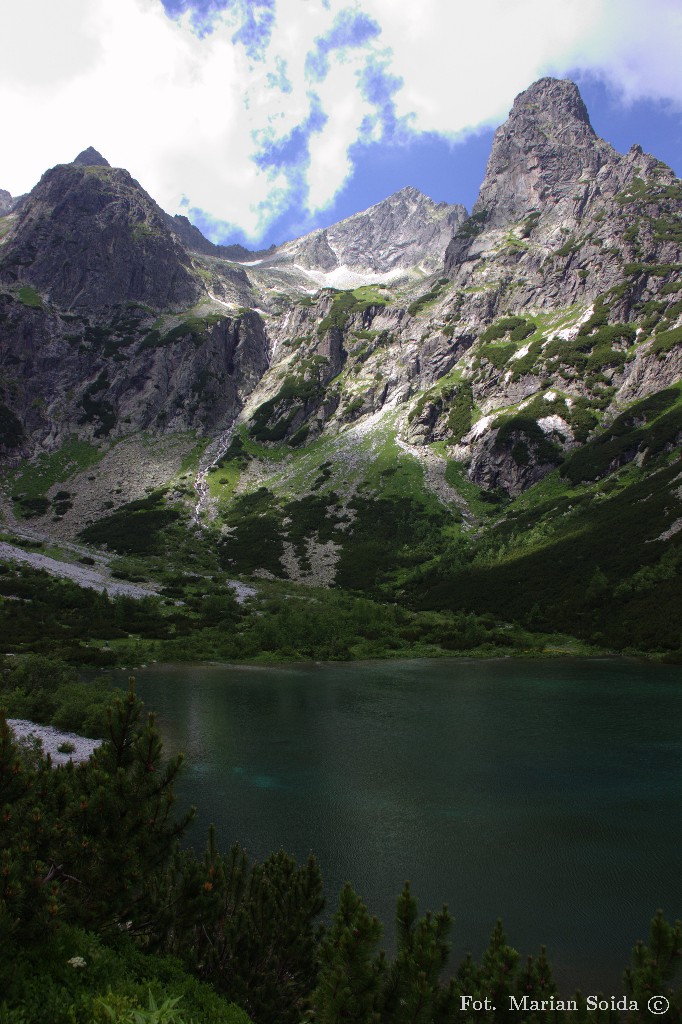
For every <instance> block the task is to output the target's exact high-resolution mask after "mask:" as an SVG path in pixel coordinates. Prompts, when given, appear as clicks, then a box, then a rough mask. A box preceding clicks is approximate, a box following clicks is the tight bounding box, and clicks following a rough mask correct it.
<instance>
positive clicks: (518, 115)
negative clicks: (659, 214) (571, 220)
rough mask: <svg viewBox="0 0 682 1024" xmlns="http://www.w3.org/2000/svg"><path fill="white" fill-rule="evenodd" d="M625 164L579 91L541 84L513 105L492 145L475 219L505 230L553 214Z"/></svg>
mask: <svg viewBox="0 0 682 1024" xmlns="http://www.w3.org/2000/svg"><path fill="white" fill-rule="evenodd" d="M620 159H621V158H620V157H619V155H618V154H617V153H616V151H615V150H614V149H613V147H612V146H610V145H609V144H608V143H607V142H604V140H603V139H600V138H599V137H598V136H597V135H596V134H595V132H594V129H593V128H592V125H591V124H590V119H589V115H588V113H587V108H586V107H585V104H584V102H583V99H582V97H581V95H580V92H579V90H578V87H577V86H576V85H575V84H574V83H573V82H569V81H560V80H558V79H555V78H542V79H540V81H538V82H535V83H534V84H533V85H531V86H530V88H528V89H526V91H525V92H522V93H521V94H520V95H519V96H517V97H516V99H515V100H514V105H513V107H512V109H511V112H510V114H509V117H508V118H507V120H506V121H505V122H504V124H503V125H501V126H500V127H499V128H498V129H497V131H496V133H495V139H494V142H493V148H492V152H491V154H490V159H489V161H488V167H487V170H486V175H485V180H484V182H483V185H482V186H481V191H480V193H479V197H478V200H477V202H476V205H475V206H474V214H483V212H484V211H485V213H486V223H487V224H489V225H490V226H498V227H501V226H503V225H504V224H508V223H510V222H513V221H515V220H519V219H520V218H522V217H524V216H526V215H527V214H529V213H531V212H533V211H537V210H544V211H545V212H548V213H550V214H551V212H552V208H553V207H554V206H556V205H557V204H558V203H560V202H561V200H562V199H565V198H568V197H570V196H572V195H573V194H574V193H575V192H576V186H577V184H578V182H580V181H584V180H585V179H593V178H594V177H595V176H596V175H597V173H598V172H599V170H600V169H601V168H602V167H603V166H604V165H605V164H609V163H614V164H615V163H617V162H618V161H619V160H620Z"/></svg>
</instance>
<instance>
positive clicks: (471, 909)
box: [138, 660, 682, 994]
mask: <svg viewBox="0 0 682 1024" xmlns="http://www.w3.org/2000/svg"><path fill="white" fill-rule="evenodd" d="M138 690H139V693H140V695H141V696H142V697H143V699H144V700H145V702H146V703H147V706H148V707H150V708H154V709H156V710H158V712H159V724H160V727H161V730H162V734H163V736H164V740H165V742H166V745H167V748H168V750H169V751H172V752H175V751H178V750H183V751H184V752H185V753H186V755H187V766H186V770H185V773H184V778H183V780H182V782H181V783H180V785H179V787H178V792H179V797H180V802H181V805H182V806H185V805H186V804H187V803H194V804H196V806H197V807H198V810H199V818H198V822H197V824H196V825H195V826H194V828H193V832H192V839H193V841H194V842H195V845H197V846H198V847H201V846H203V843H204V841H205V835H206V828H207V825H208V823H209V822H211V821H213V822H215V824H216V826H217V831H218V836H219V839H220V841H221V844H222V845H223V846H225V847H227V846H229V845H231V844H232V843H233V842H234V841H235V840H239V841H240V842H241V843H242V844H243V845H245V846H246V847H247V849H248V850H249V852H250V853H251V854H252V855H253V856H255V857H264V856H266V855H267V854H268V853H269V852H270V851H272V850H274V849H278V848H279V847H284V848H285V849H286V850H288V851H290V852H291V853H293V854H295V855H296V856H297V857H298V858H301V859H302V858H305V857H306V856H307V854H308V853H309V852H310V851H311V850H312V851H314V852H315V854H316V856H317V857H318V859H319V862H320V865H321V867H322V871H323V875H324V879H325V885H326V890H327V893H328V896H329V899H330V902H331V904H334V903H335V902H336V897H337V895H338V891H339V889H340V887H341V885H342V884H343V882H344V881H345V880H346V879H349V880H350V881H352V883H353V885H354V886H355V888H356V889H357V890H358V891H359V892H360V893H361V895H362V896H363V897H364V899H365V901H366V902H367V904H368V906H369V908H370V910H371V911H372V912H374V913H376V914H378V915H379V917H380V918H381V919H382V920H383V921H384V923H385V924H386V925H387V929H386V940H387V944H388V945H389V946H390V945H391V943H392V932H393V926H392V917H393V912H394V906H395V898H396V896H397V894H398V892H399V891H400V889H401V887H402V884H403V881H404V880H405V879H406V878H409V879H410V880H411V882H412V888H413V891H414V893H415V895H417V897H418V898H419V901H420V907H421V908H422V909H424V910H425V909H428V908H431V909H438V908H439V907H440V906H441V905H442V903H443V902H447V903H448V905H449V907H450V910H451V912H452V914H453V916H454V918H455V925H454V928H453V944H454V956H455V958H459V957H460V956H461V955H462V954H463V952H464V951H466V950H467V949H471V950H472V951H473V952H474V953H480V952H481V950H482V949H483V948H484V946H485V945H486V943H487V939H488V937H489V934H490V931H491V930H492V928H493V925H494V923H495V920H496V918H497V917H502V919H503V921H504V924H505V928H506V931H507V935H508V937H509V940H510V942H511V944H512V945H514V946H516V947H517V948H518V949H520V950H521V952H522V953H528V952H536V951H537V950H538V948H539V946H540V944H541V943H545V944H546V945H547V947H548V952H549V956H550V959H551V960H552V962H553V964H554V967H555V972H556V975H557V979H558V980H559V981H560V983H561V984H562V988H563V989H564V991H565V992H567V993H568V994H570V992H571V989H572V987H573V986H576V985H580V986H581V987H582V989H583V991H594V990H596V989H598V988H602V989H604V990H606V991H608V992H611V991H619V990H620V983H619V982H620V976H621V973H622V969H623V967H624V965H625V963H626V961H627V959H628V958H629V952H630V948H631V947H632V945H633V944H634V942H635V940H636V939H637V938H639V937H642V938H644V937H646V933H647V930H648V924H649V919H650V918H651V916H652V914H653V913H654V911H655V910H656V908H657V907H659V906H660V907H662V908H663V909H664V910H665V912H666V914H667V916H668V917H671V918H674V917H675V916H678V917H679V916H682V874H681V872H680V868H681V867H682V863H681V862H682V857H681V853H680V835H681V829H680V824H681V821H682V813H681V808H682V735H681V732H680V725H681V724H682V672H681V671H680V670H679V669H678V668H662V667H659V666H654V665H646V664H640V663H637V662H634V661H621V660H613V661H601V660H582V661H560V660H556V661H530V662H519V661H509V660H502V661H462V660H448V661H401V662H383V663H365V664H342V665H316V666H305V667H300V666H296V667H283V668H255V667H243V666H242V667H238V668H231V667H218V666H209V667H206V666H200V667H197V666H191V665H190V666H187V665H180V666H154V667H152V668H150V669H147V670H144V671H140V672H139V673H138ZM614 986H615V988H614Z"/></svg>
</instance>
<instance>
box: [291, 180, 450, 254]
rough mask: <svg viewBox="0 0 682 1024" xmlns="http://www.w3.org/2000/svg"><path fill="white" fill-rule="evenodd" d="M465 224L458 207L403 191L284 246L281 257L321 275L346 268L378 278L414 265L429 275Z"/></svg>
mask: <svg viewBox="0 0 682 1024" xmlns="http://www.w3.org/2000/svg"><path fill="white" fill-rule="evenodd" d="M466 218H467V211H466V209H465V208H464V207H463V206H461V205H459V204H456V205H452V206H450V205H448V204H447V203H436V202H434V201H433V199H430V198H429V197H428V196H425V195H424V194H423V192H420V191H419V189H417V188H415V187H414V186H413V185H408V186H406V187H405V188H402V189H400V191H398V192H394V193H393V194H392V195H390V196H388V197H387V198H386V199H382V200H381V202H379V203H376V204H375V205H374V206H370V207H369V209H367V210H363V211H362V212H361V213H355V214H353V215H352V216H351V217H347V218H346V219H345V220H342V221H339V222H338V223H337V224H332V225H331V227H329V228H326V229H325V230H323V231H319V230H318V231H314V232H312V233H311V234H310V235H305V236H304V237H303V238H301V239H297V240H296V241H295V242H293V243H289V245H288V246H286V247H283V251H285V252H286V254H287V255H295V258H296V260H297V262H298V263H300V264H302V265H304V266H306V267H308V268H311V269H319V270H322V271H331V270H333V269H335V268H337V267H346V268H350V269H352V270H354V271H358V272H361V273H370V274H382V273H387V272H392V271H398V270H401V269H408V268H410V267H414V266H417V265H420V266H422V268H424V269H426V270H428V271H435V270H438V269H439V268H440V267H442V265H443V254H444V252H445V249H446V247H447V244H448V242H449V241H450V238H451V237H452V235H453V234H454V232H455V231H456V230H457V228H458V227H459V226H460V225H461V224H462V223H463V222H464V221H465V220H466Z"/></svg>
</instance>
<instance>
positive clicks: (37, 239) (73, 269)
mask: <svg viewBox="0 0 682 1024" xmlns="http://www.w3.org/2000/svg"><path fill="white" fill-rule="evenodd" d="M0 280H2V281H4V282H5V283H10V284H11V283H13V282H16V281H19V282H23V283H26V284H29V285H31V286H33V287H34V288H36V289H37V290H38V291H39V292H41V293H43V294H44V295H46V296H47V298H48V300H49V301H51V302H54V303H55V304H56V305H58V306H59V307H60V308H62V309H83V310H84V309H88V310H92V311H101V310H106V309H108V308H112V307H115V306H118V305H120V304H122V303H125V302H142V303H145V304H147V305H149V306H152V307H154V308H155V309H169V308H170V309H173V308H176V309H177V308H183V307H187V306H189V305H191V304H192V303H193V302H194V301H196V299H197V298H198V297H199V295H200V294H201V292H202V288H201V285H200V284H199V282H198V280H197V279H196V278H195V277H194V276H193V275H192V271H191V264H190V259H189V257H188V255H187V253H186V252H185V250H184V249H183V247H182V245H181V244H180V242H179V241H178V239H177V238H176V237H175V236H174V235H173V234H172V233H171V232H170V231H169V230H168V228H167V226H166V224H165V221H164V215H163V213H162V211H161V210H160V209H159V207H158V206H157V205H156V203H155V202H154V201H153V200H152V199H151V198H150V197H149V196H148V195H147V193H146V192H145V191H144V190H143V189H142V188H141V187H140V185H139V184H138V183H137V182H136V181H134V179H133V178H131V176H130V175H129V174H128V172H127V171H124V170H119V169H114V168H110V167H106V166H102V165H92V164H87V165H85V166H81V165H77V164H70V165H67V164H63V165H59V166H57V167H53V168H52V170H50V171H47V173H46V174H44V175H43V177H42V179H41V180H40V182H39V183H38V185H36V187H35V188H34V189H33V191H32V192H31V193H30V195H29V197H28V199H27V200H26V202H25V203H24V205H23V207H22V210H21V213H20V215H19V219H18V222H17V224H16V227H15V228H14V230H13V231H12V233H11V235H10V237H9V239H8V241H7V242H6V244H5V245H4V246H3V248H2V254H1V256H0Z"/></svg>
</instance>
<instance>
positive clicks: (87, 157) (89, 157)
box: [73, 146, 111, 167]
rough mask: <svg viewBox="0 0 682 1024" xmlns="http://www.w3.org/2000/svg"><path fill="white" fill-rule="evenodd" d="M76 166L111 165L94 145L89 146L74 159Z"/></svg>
mask: <svg viewBox="0 0 682 1024" xmlns="http://www.w3.org/2000/svg"><path fill="white" fill-rule="evenodd" d="M73 163H74V164H75V165H76V167H111V164H110V163H109V161H108V160H105V158H104V157H103V156H102V154H101V153H98V152H97V150H96V149H94V148H93V147H92V146H88V148H87V149H84V150H83V151H82V152H81V153H79V154H78V156H77V157H76V159H75V160H74V161H73Z"/></svg>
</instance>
